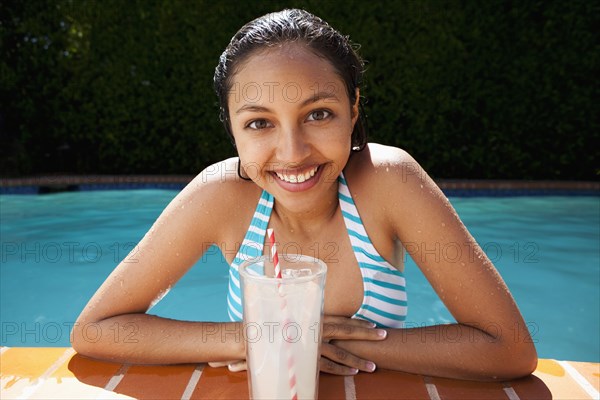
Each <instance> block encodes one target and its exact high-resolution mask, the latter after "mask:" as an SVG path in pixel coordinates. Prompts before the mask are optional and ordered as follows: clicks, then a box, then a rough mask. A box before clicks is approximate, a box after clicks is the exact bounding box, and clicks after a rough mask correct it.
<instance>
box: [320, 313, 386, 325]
mask: <svg viewBox="0 0 600 400" xmlns="http://www.w3.org/2000/svg"><path fill="white" fill-rule="evenodd" d="M323 323H333V324H349V325H353V326H358V327H363V328H375V327H376V326H377V325H375V324H374V323H373V322H370V321H366V320H364V319H360V318H348V317H342V316H338V315H325V316H324V317H323Z"/></svg>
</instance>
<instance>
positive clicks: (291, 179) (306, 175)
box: [275, 165, 319, 183]
mask: <svg viewBox="0 0 600 400" xmlns="http://www.w3.org/2000/svg"><path fill="white" fill-rule="evenodd" d="M318 170H319V165H317V166H316V167H313V168H311V169H310V170H308V171H306V172H303V173H298V174H291V173H287V174H283V173H281V172H276V171H275V175H277V177H278V178H279V179H281V180H282V181H284V182H288V183H302V182H306V181H307V180H309V179H310V178H312V177H313V176H315V174H316V173H317V171H318Z"/></svg>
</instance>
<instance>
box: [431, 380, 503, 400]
mask: <svg viewBox="0 0 600 400" xmlns="http://www.w3.org/2000/svg"><path fill="white" fill-rule="evenodd" d="M428 381H429V382H430V383H432V384H434V385H435V387H436V389H437V391H438V393H439V395H440V397H441V398H442V399H461V400H468V399H476V400H480V399H502V400H505V399H506V393H505V392H504V387H503V384H502V383H499V382H475V381H464V380H458V379H445V378H433V377H432V378H428Z"/></svg>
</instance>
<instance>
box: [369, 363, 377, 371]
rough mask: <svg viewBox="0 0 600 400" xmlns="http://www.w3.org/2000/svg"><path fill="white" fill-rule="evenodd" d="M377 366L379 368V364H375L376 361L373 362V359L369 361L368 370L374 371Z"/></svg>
mask: <svg viewBox="0 0 600 400" xmlns="http://www.w3.org/2000/svg"><path fill="white" fill-rule="evenodd" d="M375 368H377V365H375V363H374V362H371V361H369V362H367V371H369V372H373V371H375Z"/></svg>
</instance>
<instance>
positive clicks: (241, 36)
mask: <svg viewBox="0 0 600 400" xmlns="http://www.w3.org/2000/svg"><path fill="white" fill-rule="evenodd" d="M291 42H293V43H300V44H303V45H305V46H306V47H307V48H308V49H310V50H311V51H313V52H314V53H315V54H317V55H318V56H320V57H324V58H325V59H327V60H328V61H329V62H330V63H331V64H332V65H333V67H334V68H335V70H336V72H337V74H338V75H339V76H340V78H341V79H342V81H343V82H344V84H345V85H346V91H347V92H348V97H349V98H350V104H351V105H354V103H355V102H356V88H360V86H361V84H362V78H363V72H364V62H363V60H362V59H361V58H360V56H359V55H358V54H357V52H356V51H355V48H354V46H353V44H352V43H351V42H350V40H349V38H348V37H347V36H343V35H342V34H341V33H339V32H338V31H337V30H335V29H333V28H332V27H331V26H330V25H329V24H328V23H327V22H325V21H323V20H322V19H321V18H319V17H317V16H315V15H313V14H311V13H309V12H307V11H304V10H298V9H291V10H283V11H279V12H275V13H270V14H266V15H263V16H262V17H259V18H257V19H255V20H253V21H251V22H248V23H247V24H246V25H244V26H243V27H242V28H241V29H240V30H239V31H238V32H237V33H236V34H235V35H234V36H233V38H232V39H231V41H230V42H229V45H228V46H227V48H226V49H225V51H224V52H223V54H221V57H220V59H219V65H217V68H216V69H215V76H214V89H215V92H216V93H217V96H218V97H219V106H220V115H219V118H220V119H221V122H223V125H224V126H225V131H226V132H227V134H228V135H229V137H230V139H231V140H232V141H233V134H232V131H231V121H230V120H229V107H228V106H227V100H228V93H229V92H230V91H231V88H232V85H233V82H232V79H233V76H234V75H235V74H236V72H237V70H238V68H239V66H240V65H241V64H242V63H243V62H244V61H246V60H247V59H248V57H250V56H251V55H252V54H253V53H254V52H256V51H259V50H262V49H264V48H268V47H273V46H276V45H280V44H283V43H291ZM366 144H367V127H366V122H365V120H364V112H363V107H362V99H359V118H358V120H357V121H356V124H355V125H354V130H353V131H352V151H360V150H362V149H364V148H365V146H366Z"/></svg>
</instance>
